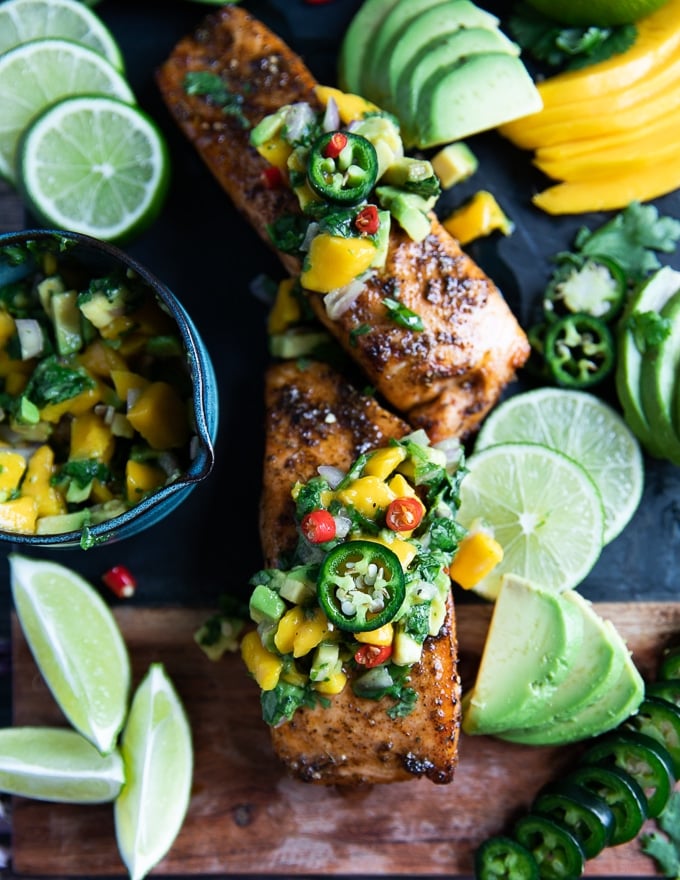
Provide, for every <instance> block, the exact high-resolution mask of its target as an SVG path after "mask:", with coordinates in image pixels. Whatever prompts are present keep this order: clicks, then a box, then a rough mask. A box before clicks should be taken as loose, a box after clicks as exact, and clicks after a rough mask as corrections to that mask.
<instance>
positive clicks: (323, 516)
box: [300, 510, 336, 544]
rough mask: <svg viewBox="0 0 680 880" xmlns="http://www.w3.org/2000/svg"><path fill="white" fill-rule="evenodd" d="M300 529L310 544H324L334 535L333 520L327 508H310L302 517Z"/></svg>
mask: <svg viewBox="0 0 680 880" xmlns="http://www.w3.org/2000/svg"><path fill="white" fill-rule="evenodd" d="M300 529H301V530H302V534H303V535H304V536H305V538H307V540H308V541H309V543H310V544H324V543H325V542H326V541H332V540H333V538H334V537H335V531H336V528H335V520H334V519H333V516H332V515H331V514H330V513H329V512H328V511H327V510H312V511H310V512H309V513H306V514H305V515H304V516H303V517H302V522H301V523H300Z"/></svg>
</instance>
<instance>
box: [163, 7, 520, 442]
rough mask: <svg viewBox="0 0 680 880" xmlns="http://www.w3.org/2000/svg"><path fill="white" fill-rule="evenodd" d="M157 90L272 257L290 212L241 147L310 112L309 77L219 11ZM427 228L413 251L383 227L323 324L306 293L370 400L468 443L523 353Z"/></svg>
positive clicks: (476, 275) (476, 272)
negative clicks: (377, 248)
mask: <svg viewBox="0 0 680 880" xmlns="http://www.w3.org/2000/svg"><path fill="white" fill-rule="evenodd" d="M200 73H203V74H209V75H210V77H211V78H213V84H214V83H215V82H216V83H217V84H218V85H219V88H217V89H214V90H213V92H210V90H209V89H208V88H207V86H206V84H205V83H204V86H205V88H204V89H201V88H200V87H198V86H197V85H196V81H194V85H193V87H191V86H190V85H189V83H190V80H188V79H187V74H191V75H193V76H195V75H196V74H200ZM157 79H158V85H159V88H160V91H161V94H162V96H163V98H164V100H165V102H166V104H167V106H168V108H169V110H170V112H171V114H172V115H173V117H174V118H175V120H176V121H177V123H178V124H179V126H180V127H181V128H182V130H183V131H184V133H185V134H186V136H187V137H188V138H189V140H190V141H191V142H192V143H193V144H194V145H195V147H196V149H197V150H198V152H199V154H200V155H201V157H202V158H203V160H204V161H205V162H206V164H207V166H208V167H209V168H210V170H211V171H212V173H213V174H214V176H215V177H216V179H217V180H218V181H219V183H220V184H221V185H222V187H223V188H224V189H225V191H226V192H227V193H228V194H229V196H230V197H231V199H232V200H233V202H234V204H235V205H236V207H237V208H238V209H239V210H240V211H241V212H242V213H243V214H244V216H245V217H246V218H247V219H248V220H249V221H250V222H251V224H252V225H253V226H254V228H255V229H256V230H257V231H258V233H259V234H260V235H261V237H262V238H263V240H264V241H266V242H267V243H268V244H269V245H270V246H272V247H274V245H273V243H272V239H271V236H270V231H269V230H270V228H271V224H272V223H275V222H276V221H277V220H279V219H280V218H282V217H284V216H291V217H294V216H295V215H301V213H302V212H301V208H300V201H299V199H298V197H297V196H296V195H295V194H294V192H293V190H292V189H291V188H290V187H289V186H287V185H282V186H274V187H272V186H271V178H270V177H269V176H268V170H271V169H272V168H273V167H274V166H272V165H270V164H269V162H268V160H267V159H266V158H264V156H262V155H261V154H260V152H258V151H257V150H256V149H255V148H254V147H253V146H252V144H251V142H250V135H251V131H252V129H253V127H254V126H256V125H258V124H259V123H261V122H262V120H263V119H265V118H266V117H268V116H270V115H272V114H274V113H276V112H277V111H278V110H279V109H280V108H282V107H285V106H288V105H291V104H301V103H302V104H307V105H308V106H309V107H310V108H311V109H312V110H313V111H314V112H315V113H321V112H322V110H323V103H322V102H321V100H320V97H319V95H320V92H319V90H318V89H317V83H316V82H315V80H314V77H313V76H312V74H311V73H310V71H309V70H308V69H307V68H306V66H305V65H304V63H303V62H302V60H301V59H300V58H299V57H298V56H297V55H296V54H295V53H294V52H292V51H291V49H290V48H289V47H288V46H286V44H285V43H283V42H282V41H281V40H280V39H279V38H278V37H277V36H276V35H275V34H273V33H272V32H271V31H270V30H269V29H268V28H266V27H265V26H264V25H263V24H262V23H261V22H259V21H257V20H256V19H254V18H253V17H252V16H250V15H249V14H248V13H247V12H246V11H245V10H243V9H241V8H239V7H234V6H227V7H225V8H224V9H221V10H220V11H219V12H217V13H215V14H213V15H210V16H208V17H207V18H206V19H205V20H204V22H203V24H201V25H200V26H199V27H198V28H197V30H196V31H195V33H194V34H192V35H189V36H187V37H185V38H184V39H183V40H181V41H180V42H179V43H178V44H177V46H176V47H175V48H174V50H173V51H172V53H171V54H170V56H169V58H168V59H167V60H166V62H165V63H164V64H163V65H162V67H161V68H160V70H159V71H158V77H157ZM220 89H221V92H220ZM190 92H193V93H191V94H190ZM430 219H431V221H432V222H431V226H430V229H429V233H428V234H427V235H426V236H425V237H424V238H422V239H420V240H414V239H413V238H412V237H409V235H408V234H407V233H406V232H405V231H404V230H403V229H402V228H401V227H400V225H399V224H398V223H397V222H392V223H391V225H390V232H389V243H388V246H387V253H386V258H385V260H384V263H383V265H382V266H381V267H380V268H377V269H373V270H372V271H370V272H368V273H366V276H365V280H364V278H363V276H362V281H363V284H361V285H360V287H359V289H358V291H357V293H356V296H354V297H353V298H352V301H351V303H350V304H349V305H348V306H347V307H346V308H345V310H344V311H340V310H335V311H333V310H330V314H329V309H328V303H329V301H328V299H327V298H326V297H325V296H323V295H321V294H319V293H318V292H312V291H311V290H308V291H307V292H308V294H309V297H310V302H311V304H312V307H313V309H314V312H315V314H316V315H317V317H318V319H319V320H320V321H321V322H322V323H323V324H324V325H325V326H326V327H327V328H328V330H329V331H330V332H331V333H332V334H333V335H334V336H335V337H336V338H337V339H338V341H339V342H340V344H341V345H342V346H343V347H344V348H345V350H346V351H347V352H348V353H349V355H350V356H351V357H352V358H354V359H355V360H356V361H357V362H358V363H359V364H360V365H361V367H362V369H363V370H364V371H365V373H366V376H367V378H368V379H369V381H370V382H371V383H372V384H373V386H374V387H375V388H376V389H377V392H378V393H379V394H380V395H381V397H382V399H383V400H384V401H386V402H387V403H388V404H389V405H390V406H392V407H393V408H395V409H396V410H398V411H399V412H400V413H401V414H402V416H403V417H404V418H405V419H406V420H407V421H408V422H409V424H410V425H411V426H413V427H421V428H423V429H425V430H426V431H427V432H428V435H429V436H430V439H431V440H432V441H434V442H437V441H438V440H441V439H444V438H447V437H451V436H457V437H466V436H468V435H470V434H472V433H473V432H474V431H475V430H476V428H477V427H478V425H479V424H480V422H481V420H482V419H483V418H484V416H485V415H486V414H487V413H488V411H489V410H490V409H491V407H492V406H493V405H494V404H495V403H496V402H497V400H498V399H499V397H500V394H501V392H502V391H503V389H504V388H505V386H506V385H507V384H508V383H509V382H511V381H512V380H513V379H514V376H515V372H516V370H517V369H519V368H520V367H521V366H522V365H523V364H524V363H525V362H526V360H527V358H528V356H529V350H530V349H529V344H528V341H527V338H526V335H525V334H524V332H523V331H522V329H521V328H520V326H519V324H518V322H517V320H516V319H515V317H514V316H513V314H512V312H511V310H510V308H509V307H508V305H507V303H506V301H505V299H504V298H503V296H502V294H501V292H500V291H499V290H498V288H497V287H496V285H495V284H494V283H493V281H492V280H491V279H490V278H488V277H487V276H486V275H485V273H484V272H483V271H482V270H481V269H480V268H479V267H478V266H477V265H476V264H475V263H474V261H473V260H472V259H471V258H470V257H469V256H468V255H467V254H465V253H464V252H463V251H462V250H461V248H460V247H459V245H458V243H457V242H456V241H455V240H454V239H453V238H452V237H451V236H450V235H449V234H448V232H446V230H444V229H443V227H442V226H441V225H440V224H439V223H438V222H437V220H436V219H435V218H434V215H432V214H431V215H430ZM279 244H280V243H279ZM275 249H276V248H275ZM278 253H279V255H280V257H281V260H282V262H283V264H284V266H285V268H286V269H287V271H288V272H289V273H290V274H291V275H298V274H299V273H300V271H301V269H302V268H303V261H302V260H301V259H300V255H299V254H297V255H296V254H294V253H291V252H289V251H288V250H286V252H284V250H281V249H280V248H279V250H278ZM386 298H387V299H388V300H389V299H396V298H398V300H399V302H400V303H401V304H402V305H403V306H405V307H406V308H408V309H409V310H410V311H411V312H412V313H413V314H415V315H417V316H418V317H419V318H420V320H421V322H422V328H421V329H413V327H410V326H403V325H402V324H399V323H398V322H395V321H394V320H393V315H392V314H391V312H390V310H389V308H387V307H386V305H385V300H386ZM358 328H360V329H361V332H359V333H358V332H357V329H358Z"/></svg>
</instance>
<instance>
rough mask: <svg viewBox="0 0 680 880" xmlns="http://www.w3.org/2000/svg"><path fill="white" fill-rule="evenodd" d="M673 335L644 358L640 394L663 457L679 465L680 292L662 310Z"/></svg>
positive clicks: (655, 440) (662, 315)
mask: <svg viewBox="0 0 680 880" xmlns="http://www.w3.org/2000/svg"><path fill="white" fill-rule="evenodd" d="M661 317H662V318H666V319H668V321H670V333H669V334H668V336H667V337H666V338H665V339H664V341H663V342H662V343H661V344H660V345H659V347H658V349H657V350H656V351H655V352H654V353H653V354H651V355H649V356H645V357H643V359H642V367H641V370H640V395H641V398H642V407H643V410H644V413H645V416H646V417H647V422H648V423H649V427H650V429H651V432H652V435H653V437H654V442H655V445H656V446H657V448H658V449H659V450H660V451H661V454H662V455H663V457H664V458H668V459H669V460H670V461H672V462H673V463H674V464H680V438H679V437H678V434H677V432H676V428H675V425H674V424H673V398H674V394H675V389H676V384H677V376H678V372H679V371H680V291H678V292H677V293H674V294H673V296H672V297H671V298H670V299H669V300H668V301H667V302H666V304H665V305H664V306H663V308H662V309H661Z"/></svg>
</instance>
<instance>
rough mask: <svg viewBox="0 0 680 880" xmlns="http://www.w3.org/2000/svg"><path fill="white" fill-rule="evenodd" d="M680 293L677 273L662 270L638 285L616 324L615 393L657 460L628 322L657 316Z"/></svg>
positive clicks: (636, 350)
mask: <svg viewBox="0 0 680 880" xmlns="http://www.w3.org/2000/svg"><path fill="white" fill-rule="evenodd" d="M678 291H680V272H676V271H675V270H674V269H671V268H670V267H669V266H664V267H663V268H662V269H660V270H659V271H658V272H655V273H654V275H652V277H651V278H650V279H649V280H647V281H646V282H645V283H644V284H643V285H641V286H640V287H639V288H638V290H637V291H636V292H635V293H634V294H633V296H632V298H631V300H630V303H629V304H628V307H627V309H626V312H625V314H624V315H623V318H622V320H621V323H620V328H621V329H620V331H619V336H618V363H617V369H616V392H617V395H618V398H619V402H620V403H621V406H622V408H623V412H624V416H625V419H626V422H627V424H628V425H629V427H630V429H631V430H632V431H633V433H634V434H635V435H636V437H637V438H638V440H639V441H640V442H641V443H642V444H643V445H644V446H645V448H646V449H647V451H648V452H649V453H650V454H652V455H657V456H661V455H663V450H662V448H661V445H660V443H659V442H658V441H657V439H656V438H655V437H654V436H653V432H652V430H651V427H650V424H649V421H648V419H647V415H646V412H645V408H644V406H643V403H642V395H641V384H640V383H641V376H642V362H643V356H642V353H641V351H640V350H639V348H638V347H637V345H636V344H635V338H634V336H633V333H632V331H631V330H630V328H629V327H628V326H627V322H628V319H629V318H630V317H631V316H632V315H635V314H644V313H645V312H660V311H661V310H662V309H663V307H664V306H665V304H666V303H667V302H668V301H669V300H670V299H671V297H672V296H673V294H675V293H677V292H678Z"/></svg>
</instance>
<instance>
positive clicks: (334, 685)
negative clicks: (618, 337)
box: [312, 669, 347, 696]
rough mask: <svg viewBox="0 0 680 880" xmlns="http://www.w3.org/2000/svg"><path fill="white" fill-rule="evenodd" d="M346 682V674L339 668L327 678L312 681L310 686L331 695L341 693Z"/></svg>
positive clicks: (321, 692)
mask: <svg viewBox="0 0 680 880" xmlns="http://www.w3.org/2000/svg"><path fill="white" fill-rule="evenodd" d="M346 684H347V674H346V673H345V672H343V671H342V669H340V670H339V671H338V672H335V673H333V675H331V676H330V677H329V678H326V679H324V681H315V682H313V684H312V687H313V688H314V690H315V691H318V692H319V693H320V694H328V695H329V696H332V695H333V694H339V693H341V692H342V691H343V690H344V689H345V685H346Z"/></svg>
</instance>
